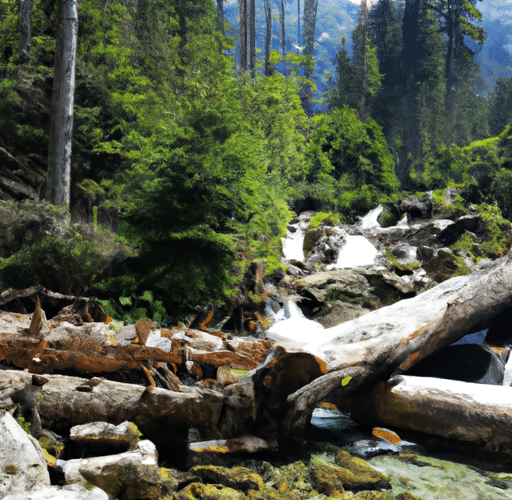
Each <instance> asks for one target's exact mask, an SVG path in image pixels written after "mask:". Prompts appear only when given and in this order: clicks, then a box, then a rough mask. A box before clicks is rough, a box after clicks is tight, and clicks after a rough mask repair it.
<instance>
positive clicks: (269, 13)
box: [265, 0, 273, 76]
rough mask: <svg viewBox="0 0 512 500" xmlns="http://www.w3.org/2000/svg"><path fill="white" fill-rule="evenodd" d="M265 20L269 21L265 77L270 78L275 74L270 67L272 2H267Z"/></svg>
mask: <svg viewBox="0 0 512 500" xmlns="http://www.w3.org/2000/svg"><path fill="white" fill-rule="evenodd" d="M265 18H266V21H267V31H266V34H265V76H270V75H271V74H272V73H273V69H272V66H271V65H270V42H271V40H272V7H271V6H270V0H265Z"/></svg>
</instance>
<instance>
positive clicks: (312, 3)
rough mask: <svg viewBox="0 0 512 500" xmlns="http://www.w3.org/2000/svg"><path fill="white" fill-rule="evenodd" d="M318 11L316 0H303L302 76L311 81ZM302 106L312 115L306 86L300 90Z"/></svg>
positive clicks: (309, 94) (309, 96)
mask: <svg viewBox="0 0 512 500" xmlns="http://www.w3.org/2000/svg"><path fill="white" fill-rule="evenodd" d="M317 9H318V0H304V36H303V41H304V55H305V56H306V61H305V64H304V76H305V77H306V78H307V79H309V80H311V79H312V78H313V69H314V63H313V49H314V45H315V27H316V11H317ZM302 93H303V95H302V104H303V106H304V109H305V110H306V112H307V113H308V114H311V113H312V111H313V110H312V104H311V90H310V88H309V86H308V85H307V84H304V85H303V89H302Z"/></svg>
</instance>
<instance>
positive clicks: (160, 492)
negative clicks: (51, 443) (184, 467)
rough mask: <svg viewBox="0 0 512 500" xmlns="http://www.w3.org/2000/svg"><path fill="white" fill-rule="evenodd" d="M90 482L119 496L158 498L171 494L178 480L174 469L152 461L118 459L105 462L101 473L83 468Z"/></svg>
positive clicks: (136, 499)
mask: <svg viewBox="0 0 512 500" xmlns="http://www.w3.org/2000/svg"><path fill="white" fill-rule="evenodd" d="M80 474H82V475H83V476H84V478H85V479H86V480H87V481H89V482H90V483H91V484H94V485H95V486H98V487H99V488H101V489H102V490H104V491H106V492H107V493H108V494H109V495H110V496H111V497H113V498H116V499H118V500H153V499H154V500H159V499H166V498H170V497H172V494H173V493H174V492H175V491H176V489H177V486H178V480H177V479H176V478H175V477H174V474H173V473H172V471H171V470H169V469H167V470H162V469H158V468H156V467H154V466H150V465H139V466H136V465H133V464H122V463H116V464H112V465H107V466H104V467H103V468H102V469H101V475H96V474H91V473H89V471H87V470H83V469H81V470H80Z"/></svg>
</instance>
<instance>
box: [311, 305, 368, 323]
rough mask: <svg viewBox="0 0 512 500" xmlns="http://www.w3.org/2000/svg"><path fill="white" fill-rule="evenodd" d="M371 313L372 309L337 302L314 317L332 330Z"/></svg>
mask: <svg viewBox="0 0 512 500" xmlns="http://www.w3.org/2000/svg"><path fill="white" fill-rule="evenodd" d="M369 312H371V309H368V308H366V307H362V306H360V305H358V304H350V303H349V302H342V301H341V300H337V301H336V302H333V303H329V304H327V305H326V306H325V307H324V308H322V309H321V310H320V311H319V312H318V313H317V314H315V315H314V316H313V319H314V320H315V321H316V322H317V323H320V324H321V325H322V326H324V327H325V328H331V327H332V326H336V325H339V324H341V323H344V322H345V321H350V320H352V319H355V318H359V316H362V315H363V314H367V313H369Z"/></svg>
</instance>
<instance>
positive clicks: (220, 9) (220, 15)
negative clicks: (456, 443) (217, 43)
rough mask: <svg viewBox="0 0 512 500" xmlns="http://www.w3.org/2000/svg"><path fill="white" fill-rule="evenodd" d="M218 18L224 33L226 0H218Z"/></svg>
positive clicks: (221, 30) (220, 28) (220, 29)
mask: <svg viewBox="0 0 512 500" xmlns="http://www.w3.org/2000/svg"><path fill="white" fill-rule="evenodd" d="M217 18H218V21H219V31H220V32H221V33H222V34H223V35H224V0H217Z"/></svg>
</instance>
